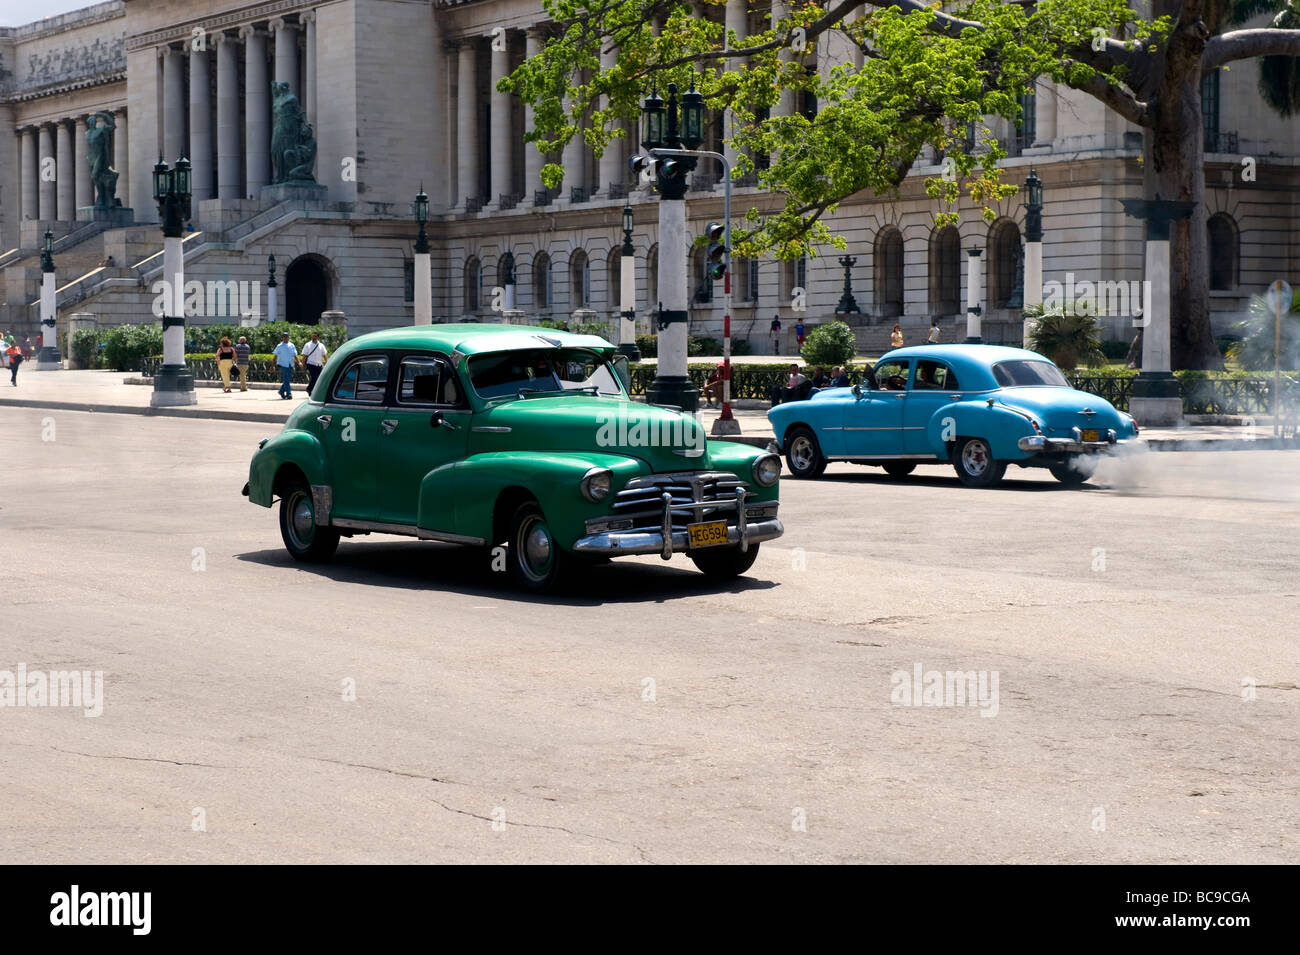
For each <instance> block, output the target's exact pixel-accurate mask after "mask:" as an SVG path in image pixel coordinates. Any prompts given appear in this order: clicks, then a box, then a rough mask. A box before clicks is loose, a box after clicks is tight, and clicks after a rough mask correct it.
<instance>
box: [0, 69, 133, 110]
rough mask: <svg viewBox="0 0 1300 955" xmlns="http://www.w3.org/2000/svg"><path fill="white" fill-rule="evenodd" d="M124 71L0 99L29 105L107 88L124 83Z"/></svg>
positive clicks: (24, 91)
mask: <svg viewBox="0 0 1300 955" xmlns="http://www.w3.org/2000/svg"><path fill="white" fill-rule="evenodd" d="M125 82H126V70H114V71H112V72H111V73H98V74H96V75H94V76H85V77H82V78H80V79H75V80H69V81H68V82H66V83H51V84H49V85H48V86H41V87H38V88H37V89H29V90H23V91H22V92H21V93H13V94H11V95H10V96H8V97H7V98H4V99H0V102H5V103H29V102H31V101H32V100H36V99H42V98H44V97H46V96H58V95H60V94H62V93H75V92H76V91H77V90H86V89H91V88H92V87H95V86H107V85H109V84H110V83H125Z"/></svg>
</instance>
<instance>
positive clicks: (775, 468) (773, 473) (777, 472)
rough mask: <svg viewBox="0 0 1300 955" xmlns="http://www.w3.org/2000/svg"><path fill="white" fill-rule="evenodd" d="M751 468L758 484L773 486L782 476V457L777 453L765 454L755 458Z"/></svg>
mask: <svg viewBox="0 0 1300 955" xmlns="http://www.w3.org/2000/svg"><path fill="white" fill-rule="evenodd" d="M749 468H750V473H752V474H753V475H754V482H755V483H756V484H758V485H759V486H760V487H771V486H772V485H773V484H775V483H776V479H777V478H779V477H780V476H781V459H780V458H779V457H777V456H776V455H775V454H764V455H761V456H759V457H757V458H755V459H754V463H753V464H751V465H750V466H749Z"/></svg>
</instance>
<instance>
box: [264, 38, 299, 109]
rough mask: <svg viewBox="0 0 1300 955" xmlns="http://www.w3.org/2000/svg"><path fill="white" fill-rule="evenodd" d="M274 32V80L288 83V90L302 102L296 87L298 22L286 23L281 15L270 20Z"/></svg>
mask: <svg viewBox="0 0 1300 955" xmlns="http://www.w3.org/2000/svg"><path fill="white" fill-rule="evenodd" d="M271 30H272V32H273V33H275V81H276V82H277V83H288V84H289V92H290V93H292V94H293V95H294V96H297V97H298V101H299V103H301V102H302V91H301V90H299V89H298V24H296V23H288V22H286V21H285V19H284V18H283V17H276V18H275V19H274V20H272V21H271Z"/></svg>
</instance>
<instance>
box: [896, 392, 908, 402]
mask: <svg viewBox="0 0 1300 955" xmlns="http://www.w3.org/2000/svg"><path fill="white" fill-rule="evenodd" d="M894 397H895V398H896V399H898V400H899V401H902V400H903V399H904V398H906V397H907V392H906V391H901V392H899V393H898V394H896V395H894Z"/></svg>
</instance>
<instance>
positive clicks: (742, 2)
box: [722, 0, 748, 167]
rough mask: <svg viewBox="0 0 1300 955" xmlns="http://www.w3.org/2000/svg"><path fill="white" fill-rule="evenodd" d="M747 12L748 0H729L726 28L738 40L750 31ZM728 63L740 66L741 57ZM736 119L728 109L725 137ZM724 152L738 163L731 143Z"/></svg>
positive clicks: (733, 164)
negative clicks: (733, 33)
mask: <svg viewBox="0 0 1300 955" xmlns="http://www.w3.org/2000/svg"><path fill="white" fill-rule="evenodd" d="M747 13H748V4H747V2H746V0H727V18H726V28H727V30H728V32H732V31H734V32H735V34H736V39H737V40H743V39H744V38H745V35H746V33H747V32H748V30H747V16H746V14H747ZM727 65H728V67H729V68H730V67H733V66H739V65H740V60H739V58H737V59H734V60H729V61H728V64H727ZM735 121H736V119H735V116H734V115H733V114H732V113H731V111H730V110H728V111H727V114H726V117H725V119H724V120H723V122H724V123H725V129H724V133H725V135H724V138H729V137H730V136H731V134H732V131H733V129H734V128H735ZM722 154H723V155H724V156H726V157H727V161H728V162H729V163H731V165H732V166H733V167H734V166H735V165H736V160H737V159H738V158H739V153H737V152H736V150H735V148H734V147H732V146H730V145H724V147H723V150H722Z"/></svg>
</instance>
